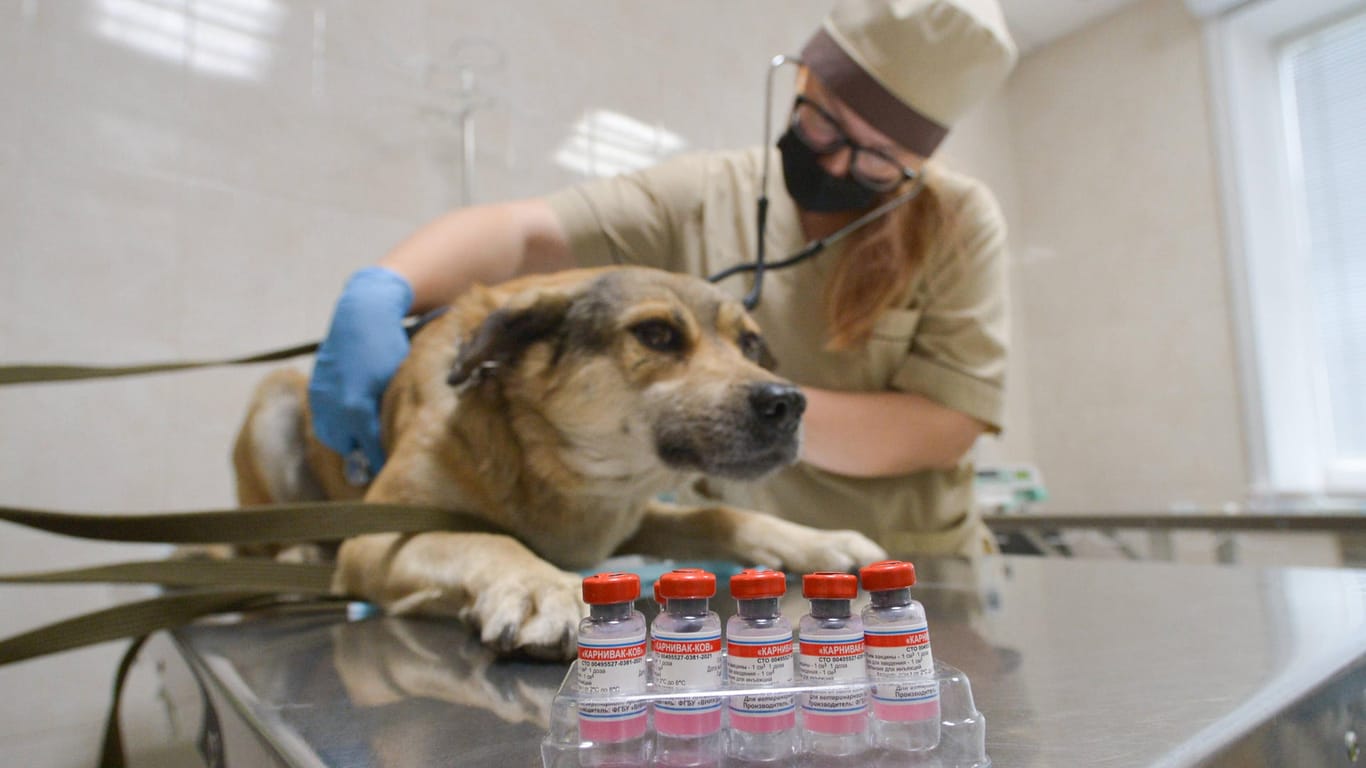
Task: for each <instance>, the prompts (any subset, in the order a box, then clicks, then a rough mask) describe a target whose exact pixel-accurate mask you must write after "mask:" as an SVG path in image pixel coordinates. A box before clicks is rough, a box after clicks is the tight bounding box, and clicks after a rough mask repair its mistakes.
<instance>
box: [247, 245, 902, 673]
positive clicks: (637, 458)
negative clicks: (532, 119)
mask: <svg viewBox="0 0 1366 768" xmlns="http://www.w3.org/2000/svg"><path fill="white" fill-rule="evenodd" d="M772 367H773V361H772V359H771V357H770V356H769V353H768V350H767V348H766V346H765V345H764V342H763V339H762V337H761V336H760V334H759V329H758V327H757V326H756V325H755V323H754V321H753V320H752V319H751V318H750V317H749V316H748V315H747V314H746V313H745V311H744V309H743V307H742V306H741V305H740V303H739V302H737V301H735V300H734V299H732V298H730V297H728V296H727V295H726V294H724V293H722V292H721V291H719V290H718V289H716V288H714V287H712V286H711V285H708V284H707V283H705V282H703V281H701V280H698V279H696V278H691V277H686V276H682V275H676V274H671V273H667V272H662V271H658V270H653V269H643V268H615V269H603V270H574V271H570V272H562V273H557V274H553V275H539V276H532V277H527V278H522V279H518V280H514V281H512V282H509V283H505V284H503V285H499V286H496V287H493V288H483V287H477V288H475V289H472V290H471V291H469V292H467V293H465V294H463V295H462V296H461V297H460V298H459V299H458V300H457V301H456V302H455V303H454V305H453V306H452V307H451V311H449V312H447V313H446V314H445V315H443V316H442V317H441V318H440V319H438V320H436V321H434V322H432V323H431V324H429V325H428V326H427V327H425V328H423V329H422V330H421V331H420V332H419V333H418V334H417V335H416V336H415V337H414V339H413V344H412V349H411V352H410V353H409V356H408V358H407V359H406V360H405V362H404V363H403V365H402V366H401V367H400V368H399V370H398V372H397V373H396V374H395V376H394V378H393V380H392V381H391V382H390V384H389V387H388V390H387V391H386V392H385V395H384V401H383V408H382V419H381V421H382V425H383V430H382V433H383V440H384V446H385V449H386V451H387V453H388V456H389V459H388V461H387V463H386V464H385V465H384V468H383V469H382V470H381V471H380V472H379V474H378V476H377V477H375V479H374V481H373V482H372V483H371V484H370V485H369V487H368V488H364V489H358V488H355V487H352V486H350V485H348V484H347V483H346V481H345V480H344V478H343V473H342V461H341V458H340V457H339V456H337V454H335V453H333V452H332V451H330V450H328V449H326V448H325V447H323V446H322V445H321V444H320V443H319V442H318V441H317V440H316V439H315V438H314V436H313V435H312V432H311V429H310V426H309V425H310V417H309V413H308V409H307V397H306V384H307V382H306V380H305V378H304V377H303V376H302V375H301V374H299V373H298V372H295V371H280V372H277V373H275V374H272V375H271V376H270V377H268V378H267V379H266V380H265V381H264V382H263V383H262V384H261V385H260V387H259V388H258V389H257V391H256V394H255V396H254V400H253V402H252V405H251V408H250V411H249V413H248V415H247V420H246V423H245V424H244V425H243V427H242V430H241V432H240V434H239V435H238V439H237V444H236V448H235V451H234V464H235V466H236V470H237V487H238V496H239V500H240V502H241V503H242V504H243V505H250V504H264V503H281V502H287V501H305V500H321V499H347V498H357V497H359V496H362V495H363V497H364V499H365V500H366V501H374V502H406V503H413V504H425V505H438V506H443V507H448V508H452V509H457V510H460V511H464V512H468V513H472V514H474V515H477V516H479V517H481V518H483V519H486V520H487V521H489V522H490V523H492V524H493V525H495V526H497V527H498V528H500V529H501V530H505V531H508V532H509V533H511V534H512V535H499V534H489V533H470V532H463V533H462V532H456V531H452V532H432V533H420V534H376V535H366V536H357V537H354V538H351V539H348V540H346V541H345V542H343V543H342V545H341V548H340V550H339V551H338V554H337V557H338V568H337V576H336V580H335V583H334V588H335V590H337V591H338V592H341V593H345V594H351V595H357V596H361V597H364V598H366V599H369V600H371V601H374V602H376V603H378V604H380V605H382V606H384V607H385V608H386V609H388V610H389V611H391V612H395V613H403V612H419V613H425V614H441V615H452V616H457V617H461V618H463V619H465V620H468V621H470V622H472V623H473V624H474V625H475V626H477V627H478V628H479V630H480V633H481V637H482V639H483V641H484V643H486V644H488V645H490V646H492V647H494V648H496V649H498V650H500V651H504V652H517V653H526V654H531V655H535V656H543V657H552V658H562V657H569V656H572V655H573V652H574V637H575V630H576V625H577V623H578V621H579V619H580V617H581V615H583V613H584V607H583V604H582V602H581V600H580V594H579V593H580V577H579V576H578V575H576V574H574V573H570V572H567V571H565V570H562V569H565V568H585V567H589V566H591V565H593V564H595V563H597V562H600V561H601V560H602V559H604V558H606V557H608V556H609V555H612V554H613V553H617V552H630V553H640V554H647V555H656V556H662V557H674V558H728V559H733V560H737V561H740V562H743V563H746V564H764V565H769V566H772V567H782V568H788V569H791V570H794V571H810V570H830V569H834V570H847V569H849V568H852V567H854V566H857V565H859V564H863V563H868V562H872V561H874V560H878V559H881V558H883V557H884V553H883V551H882V549H881V548H879V547H878V546H877V545H876V544H874V543H873V542H872V541H870V540H868V539H867V538H865V537H864V536H863V535H861V534H858V533H855V532H852V531H821V530H816V529H812V528H808V527H805V526H801V525H797V524H794V523H789V522H785V521H783V520H781V519H778V518H776V517H771V516H768V515H764V514H759V513H756V512H748V511H743V510H739V509H734V508H731V507H726V506H706V507H681V506H676V505H671V504H666V503H664V502H661V501H659V500H658V499H657V496H658V495H659V494H660V493H661V492H663V491H667V490H669V489H675V488H680V487H683V486H685V485H687V484H688V483H690V482H692V481H694V480H696V479H697V478H698V477H699V476H707V475H710V476H716V477H721V478H730V479H740V480H750V479H757V478H760V477H762V476H764V475H766V474H768V473H770V472H773V471H774V470H777V469H779V468H781V467H783V466H784V465H787V464H790V463H791V462H793V461H794V460H795V459H796V457H797V451H798V445H799V431H800V430H799V426H800V420H801V415H802V410H803V408H804V407H805V399H804V398H803V396H802V394H801V392H800V391H799V390H798V389H797V388H796V387H795V386H793V385H791V384H790V383H788V382H786V381H784V380H783V379H781V378H779V377H778V376H776V375H774V374H773V373H772V372H771V369H772Z"/></svg>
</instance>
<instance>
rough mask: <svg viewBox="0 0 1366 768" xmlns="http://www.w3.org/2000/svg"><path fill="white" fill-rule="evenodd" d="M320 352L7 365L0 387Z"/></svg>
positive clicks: (314, 346) (303, 347)
mask: <svg viewBox="0 0 1366 768" xmlns="http://www.w3.org/2000/svg"><path fill="white" fill-rule="evenodd" d="M317 350H318V343H317V342H311V343H308V344H299V345H297V346H293V347H287V348H285V349H277V350H274V351H271V352H263V353H261V354H259V355H248V356H246V357H232V358H228V359H225V360H182V361H179V362H168V363H146V364H143V365H5V366H0V386H5V385H9V384H38V383H42V382H51V381H78V380H81V379H113V378H118V377H120V376H140V375H142V374H144V373H167V372H170V371H186V370H191V369H194V368H218V367H221V366H226V365H250V364H252V363H270V362H274V361H276V360H287V359H289V358H291V357H298V356H299V355H307V354H311V353H313V352H316V351H317Z"/></svg>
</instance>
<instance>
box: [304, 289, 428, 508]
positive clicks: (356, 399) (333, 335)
mask: <svg viewBox="0 0 1366 768" xmlns="http://www.w3.org/2000/svg"><path fill="white" fill-rule="evenodd" d="M412 303H413V289H412V287H411V286H410V285H408V281H407V280H405V279H404V278H403V277H402V276H401V275H399V274H398V273H397V272H394V271H393V270H391V269H387V268H385V267H367V268H365V269H362V270H360V271H359V272H356V273H355V274H353V275H352V276H351V279H350V280H348V281H347V282H346V288H345V289H344V290H343V291H342V295H341V298H339V299H338V300H337V306H336V309H335V310H334V311H333V314H332V325H331V326H330V327H329V328H328V331H327V338H326V339H324V340H323V343H322V346H321V347H320V348H319V349H318V354H317V358H316V360H315V361H314V365H313V377H312V378H311V379H310V380H309V383H308V404H309V408H310V410H311V411H312V414H313V432H314V434H316V435H317V436H318V439H319V440H321V441H322V443H323V445H326V446H327V447H328V448H331V449H332V450H334V451H336V452H337V453H340V454H342V456H344V457H348V468H350V467H351V463H350V457H351V455H352V454H353V453H355V452H357V451H359V453H360V454H361V455H362V456H364V458H365V462H366V463H367V464H368V468H367V469H368V472H363V473H361V475H362V476H359V477H358V476H355V475H354V473H352V472H348V473H347V475H348V476H347V479H348V481H350V482H352V483H354V484H357V485H362V484H364V483H365V482H368V481H369V478H370V477H373V476H374V474H375V473H376V472H378V471H379V468H380V467H381V466H383V465H384V458H385V457H384V448H383V447H382V446H381V444H380V434H379V406H380V399H381V398H382V397H383V395H384V388H385V387H386V386H388V384H389V380H390V379H391V378H393V376H394V372H395V371H397V370H398V366H399V364H400V363H402V362H403V358H405V357H407V355H408V335H407V333H406V332H405V330H404V328H403V318H404V316H406V315H407V314H408V309H409V308H410V307H411V306H412ZM363 475H368V477H367V476H363Z"/></svg>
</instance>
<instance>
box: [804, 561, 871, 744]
mask: <svg viewBox="0 0 1366 768" xmlns="http://www.w3.org/2000/svg"><path fill="white" fill-rule="evenodd" d="M802 595H803V596H804V597H806V598H807V599H808V600H810V601H811V613H809V614H807V615H805V616H803V617H802V618H801V621H800V622H799V623H798V645H799V650H800V652H801V655H800V662H799V664H798V669H799V670H800V672H801V676H802V681H803V682H807V683H840V682H849V683H853V685H850V686H847V687H841V688H828V689H826V690H823V691H820V692H810V693H806V694H804V695H803V696H802V741H803V743H804V744H805V746H806V749H807V750H808V751H810V752H812V753H815V754H821V755H852V754H855V753H857V752H860V751H862V750H863V749H865V748H866V747H867V726H868V692H867V689H866V674H867V673H866V671H865V669H864V662H863V621H862V620H861V619H860V617H858V616H854V615H852V613H851V611H850V607H849V604H850V601H852V600H853V599H854V598H855V597H857V596H858V577H856V576H854V575H853V574H852V573H831V572H819V573H808V574H806V575H805V576H803V577H802Z"/></svg>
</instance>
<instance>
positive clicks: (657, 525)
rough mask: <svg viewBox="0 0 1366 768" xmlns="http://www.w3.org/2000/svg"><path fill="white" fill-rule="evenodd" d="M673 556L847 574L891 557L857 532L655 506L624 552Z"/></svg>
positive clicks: (728, 510) (725, 511)
mask: <svg viewBox="0 0 1366 768" xmlns="http://www.w3.org/2000/svg"><path fill="white" fill-rule="evenodd" d="M618 551H619V552H622V553H638V554H645V555H657V556H659V557H672V558H680V557H681V558H703V559H705V558H717V557H720V558H729V559H734V560H737V561H739V562H741V563H744V564H745V565H767V566H770V567H772V568H785V569H787V570H791V571H796V572H810V571H847V570H850V569H852V568H855V567H858V566H860V565H866V564H868V563H872V562H876V561H878V560H883V559H886V557H887V553H886V551H884V550H883V549H882V547H879V546H878V545H877V544H875V543H873V541H872V540H871V539H869V538H868V537H867V536H864V535H863V534H861V533H859V532H857V531H825V530H820V529H817V528H810V527H807V526H805V525H799V524H797V523H791V522H788V521H786V520H782V519H779V518H777V517H773V516H772V515H765V514H762V513H759V512H751V511H749V510H744V509H737V508H735V507H727V506H721V505H718V506H707V507H683V506H678V505H676V504H668V503H665V502H662V501H652V502H650V504H649V506H648V508H647V511H646V514H645V518H644V519H643V520H642V521H641V524H640V528H639V529H638V530H637V531H636V533H635V535H633V536H632V537H631V538H630V539H629V540H627V541H626V543H625V544H623V545H622V546H621V547H620V548H619V550H618Z"/></svg>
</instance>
